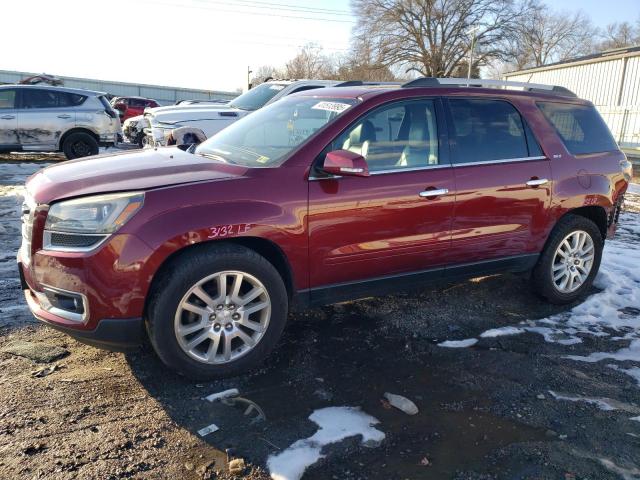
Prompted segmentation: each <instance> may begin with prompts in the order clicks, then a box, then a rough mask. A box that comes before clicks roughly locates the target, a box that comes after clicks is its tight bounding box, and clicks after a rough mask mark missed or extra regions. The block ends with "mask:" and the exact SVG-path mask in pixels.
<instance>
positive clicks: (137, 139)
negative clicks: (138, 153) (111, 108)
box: [122, 115, 147, 148]
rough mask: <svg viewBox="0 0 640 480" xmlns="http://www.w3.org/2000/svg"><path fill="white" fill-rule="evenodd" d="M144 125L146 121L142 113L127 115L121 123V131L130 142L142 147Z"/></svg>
mask: <svg viewBox="0 0 640 480" xmlns="http://www.w3.org/2000/svg"><path fill="white" fill-rule="evenodd" d="M145 125H147V122H146V120H145V118H144V115H136V116H135V117H129V118H127V119H126V120H125V121H124V123H123V124H122V133H123V135H124V137H125V138H126V139H127V140H129V142H130V143H134V144H137V145H138V146H139V147H140V148H142V147H143V146H144V128H145Z"/></svg>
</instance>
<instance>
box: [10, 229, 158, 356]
mask: <svg viewBox="0 0 640 480" xmlns="http://www.w3.org/2000/svg"><path fill="white" fill-rule="evenodd" d="M22 250H23V249H21V251H20V252H19V253H18V259H17V260H18V269H19V271H20V279H21V283H22V289H23V290H24V293H25V297H26V300H27V304H28V305H29V308H30V309H31V312H32V313H33V315H34V316H35V317H36V318H38V319H39V320H41V321H42V322H44V323H46V324H47V325H49V326H52V327H54V328H56V329H58V330H61V331H63V332H65V333H67V334H69V335H71V336H72V337H74V338H76V339H78V340H80V341H82V342H85V343H89V344H91V345H95V346H99V347H102V348H107V349H110V350H122V349H126V348H130V347H133V346H136V345H139V344H140V343H141V342H142V341H143V340H144V338H145V331H144V323H143V321H142V317H143V312H144V303H145V297H146V293H147V290H148V287H149V282H150V279H151V277H152V272H153V271H154V269H155V268H156V267H157V266H156V265H152V264H151V263H149V262H147V259H148V258H149V255H150V254H151V253H152V252H151V250H150V249H149V247H148V246H147V245H146V244H145V243H144V242H141V241H140V240H138V239H137V238H136V237H135V236H132V235H124V234H122V235H120V234H116V235H113V236H112V237H111V238H110V239H109V241H107V242H106V243H105V244H103V245H101V246H100V247H98V248H97V249H96V250H95V251H91V252H60V251H48V250H42V249H41V248H40V246H37V247H35V248H34V249H33V250H34V251H33V254H32V255H31V256H28V255H24V252H23V251H22ZM52 294H53V298H52V296H51V295H52ZM73 299H77V300H78V302H77V306H78V310H77V312H74V306H75V305H76V304H75V303H74V302H73ZM70 301H71V303H69V302H70Z"/></svg>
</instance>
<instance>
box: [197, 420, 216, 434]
mask: <svg viewBox="0 0 640 480" xmlns="http://www.w3.org/2000/svg"><path fill="white" fill-rule="evenodd" d="M218 430H220V429H219V428H218V426H217V425H216V424H215V423H212V424H211V425H207V426H206V427H204V428H201V429H200V430H198V435H200V436H201V437H204V436H206V435H209V434H210V433H213V432H217V431H218Z"/></svg>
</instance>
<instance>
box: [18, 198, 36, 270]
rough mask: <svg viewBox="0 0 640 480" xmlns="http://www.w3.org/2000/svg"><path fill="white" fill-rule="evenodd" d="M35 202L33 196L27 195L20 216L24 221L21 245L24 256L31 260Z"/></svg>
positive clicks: (25, 258)
mask: <svg viewBox="0 0 640 480" xmlns="http://www.w3.org/2000/svg"><path fill="white" fill-rule="evenodd" d="M35 207H36V205H35V202H34V201H33V199H31V197H29V196H25V198H24V202H23V203H22V215H21V217H20V219H21V221H22V246H21V247H20V249H21V252H22V258H23V259H24V260H26V261H29V259H30V258H31V241H32V239H33V219H34V216H35V209H36V208H35Z"/></svg>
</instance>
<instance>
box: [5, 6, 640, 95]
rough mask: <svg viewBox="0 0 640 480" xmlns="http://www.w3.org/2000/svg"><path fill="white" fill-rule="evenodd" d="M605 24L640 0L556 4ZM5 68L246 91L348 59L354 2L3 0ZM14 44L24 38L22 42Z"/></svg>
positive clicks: (639, 13) (638, 12) (639, 11)
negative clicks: (312, 59) (273, 77)
mask: <svg viewBox="0 0 640 480" xmlns="http://www.w3.org/2000/svg"><path fill="white" fill-rule="evenodd" d="M548 3H549V4H550V5H552V6H553V8H555V9H557V10H575V9H582V10H584V12H585V13H587V14H588V15H589V16H590V17H591V18H592V20H593V21H594V22H595V23H596V25H598V26H604V25H606V24H607V23H609V22H613V21H623V20H632V21H634V20H635V19H637V18H638V17H640V0H606V1H605V0H553V1H552V0H548ZM2 7H3V8H2V12H3V15H2V16H3V20H4V21H3V25H2V34H3V35H2V38H3V45H4V48H3V51H2V55H0V70H19V71H27V72H35V73H42V72H45V73H49V74H53V75H66V76H75V77H83V78H97V79H101V80H116V81H124V82H138V83H148V84H156V85H168V86H174V87H187V88H189V87H190V88H202V89H209V90H229V91H233V90H237V89H241V88H244V87H245V86H246V83H247V69H248V68H251V69H252V70H257V69H258V67H260V66H261V65H273V66H276V67H278V66H282V65H284V64H285V63H286V61H287V60H288V59H290V58H292V57H293V56H294V55H295V54H296V52H297V51H298V50H299V49H300V47H301V46H302V45H304V44H306V43H309V42H315V43H317V44H319V45H320V46H322V47H323V49H324V51H325V53H327V54H329V55H339V54H342V53H345V52H346V51H347V49H348V48H349V38H350V35H351V28H352V27H353V25H354V23H355V19H354V17H353V16H352V15H351V13H350V7H349V0H323V1H322V2H318V1H317V0H315V1H314V0H108V1H107V0H56V1H53V0H3V1H2ZM11 39H15V42H14V41H12V40H11Z"/></svg>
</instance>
